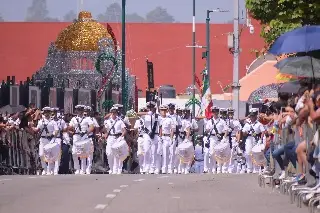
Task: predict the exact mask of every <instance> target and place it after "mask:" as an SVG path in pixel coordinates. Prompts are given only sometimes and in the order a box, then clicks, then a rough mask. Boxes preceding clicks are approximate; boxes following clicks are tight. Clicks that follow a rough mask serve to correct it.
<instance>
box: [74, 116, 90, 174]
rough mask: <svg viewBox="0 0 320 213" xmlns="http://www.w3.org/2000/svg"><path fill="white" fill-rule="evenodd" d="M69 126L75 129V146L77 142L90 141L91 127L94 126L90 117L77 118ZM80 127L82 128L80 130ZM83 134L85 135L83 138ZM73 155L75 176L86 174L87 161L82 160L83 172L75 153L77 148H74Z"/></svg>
mask: <svg viewBox="0 0 320 213" xmlns="http://www.w3.org/2000/svg"><path fill="white" fill-rule="evenodd" d="M69 126H71V127H73V128H74V130H75V133H74V135H73V144H74V143H75V142H77V141H82V140H87V139H88V134H87V132H88V130H89V127H90V126H93V122H92V120H91V119H90V118H89V117H84V116H83V117H80V116H75V117H73V118H72V119H71V120H70V123H69ZM79 127H80V128H79ZM81 133H82V134H84V135H83V136H81ZM72 155H73V162H74V168H75V169H76V173H75V174H79V173H80V174H85V172H86V159H81V171H80V165H79V161H78V155H76V153H75V146H74V145H73V147H72Z"/></svg>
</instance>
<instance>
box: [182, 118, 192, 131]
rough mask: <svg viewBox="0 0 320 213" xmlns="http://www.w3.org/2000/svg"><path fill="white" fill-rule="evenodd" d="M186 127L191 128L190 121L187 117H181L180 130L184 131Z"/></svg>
mask: <svg viewBox="0 0 320 213" xmlns="http://www.w3.org/2000/svg"><path fill="white" fill-rule="evenodd" d="M188 129H191V122H190V120H189V119H183V120H182V121H181V132H186V131H187V130H188Z"/></svg>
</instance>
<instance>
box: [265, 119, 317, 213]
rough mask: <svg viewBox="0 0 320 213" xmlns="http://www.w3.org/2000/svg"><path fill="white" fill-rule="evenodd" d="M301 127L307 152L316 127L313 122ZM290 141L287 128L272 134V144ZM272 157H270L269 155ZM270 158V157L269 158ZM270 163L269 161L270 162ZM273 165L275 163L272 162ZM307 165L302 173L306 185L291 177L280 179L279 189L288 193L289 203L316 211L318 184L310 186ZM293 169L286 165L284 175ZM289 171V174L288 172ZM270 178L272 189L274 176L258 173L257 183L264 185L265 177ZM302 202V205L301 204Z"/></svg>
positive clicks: (279, 144)
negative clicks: (304, 176) (304, 175)
mask: <svg viewBox="0 0 320 213" xmlns="http://www.w3.org/2000/svg"><path fill="white" fill-rule="evenodd" d="M302 128H303V133H302V135H303V139H304V140H305V141H306V142H307V143H306V144H307V149H306V150H307V154H308V153H310V151H312V147H311V146H310V144H311V143H310V142H311V141H312V140H313V137H314V135H315V132H316V131H318V130H317V127H316V125H315V124H314V123H312V125H310V124H304V125H303V126H302ZM290 141H292V138H290V134H289V129H286V128H284V129H281V130H280V131H279V132H277V133H275V134H274V141H273V142H274V145H275V146H276V147H279V146H281V145H285V144H287V143H288V142H290ZM271 158H272V157H271ZM270 160H271V159H270ZM270 164H271V162H270ZM273 166H274V167H275V164H273ZM309 167H310V165H309V164H307V165H305V168H304V170H303V171H304V173H305V174H306V180H307V184H306V185H299V184H298V183H297V182H296V181H295V180H293V179H284V180H281V182H280V185H279V190H280V193H281V194H284V195H288V196H289V201H290V203H292V204H293V203H295V204H296V205H297V207H299V208H301V207H302V206H308V208H309V212H317V211H319V209H320V190H319V189H320V184H317V185H316V186H314V187H310V186H308V185H309V182H310V180H311V179H312V178H310V177H311V176H310V175H308V174H309ZM296 171H298V164H297V168H296ZM294 172H295V171H290V166H287V167H286V176H288V175H289V176H293V175H294ZM290 173H291V174H290ZM268 178H270V179H271V181H270V184H269V186H270V187H271V188H272V189H274V186H275V184H274V181H275V180H277V178H275V176H266V175H259V185H260V186H261V187H265V185H266V182H265V181H266V179H268ZM303 204H304V205H303Z"/></svg>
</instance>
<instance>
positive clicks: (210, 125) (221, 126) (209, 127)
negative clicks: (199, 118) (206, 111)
mask: <svg viewBox="0 0 320 213" xmlns="http://www.w3.org/2000/svg"><path fill="white" fill-rule="evenodd" d="M214 124H215V125H216V128H217V130H218V132H216V131H215V129H214ZM206 131H208V132H209V133H210V134H222V133H224V132H227V131H228V126H227V124H226V122H225V121H224V120H222V119H220V118H217V119H214V118H212V119H211V120H210V121H208V122H207V124H206Z"/></svg>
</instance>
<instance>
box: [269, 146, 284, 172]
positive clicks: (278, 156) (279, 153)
mask: <svg viewBox="0 0 320 213" xmlns="http://www.w3.org/2000/svg"><path fill="white" fill-rule="evenodd" d="M282 155H284V145H282V146H280V147H279V148H278V149H276V150H274V151H273V152H272V157H273V158H274V159H276V161H277V162H278V164H279V166H280V168H281V170H284V163H283V159H282V157H281V156H282Z"/></svg>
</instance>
